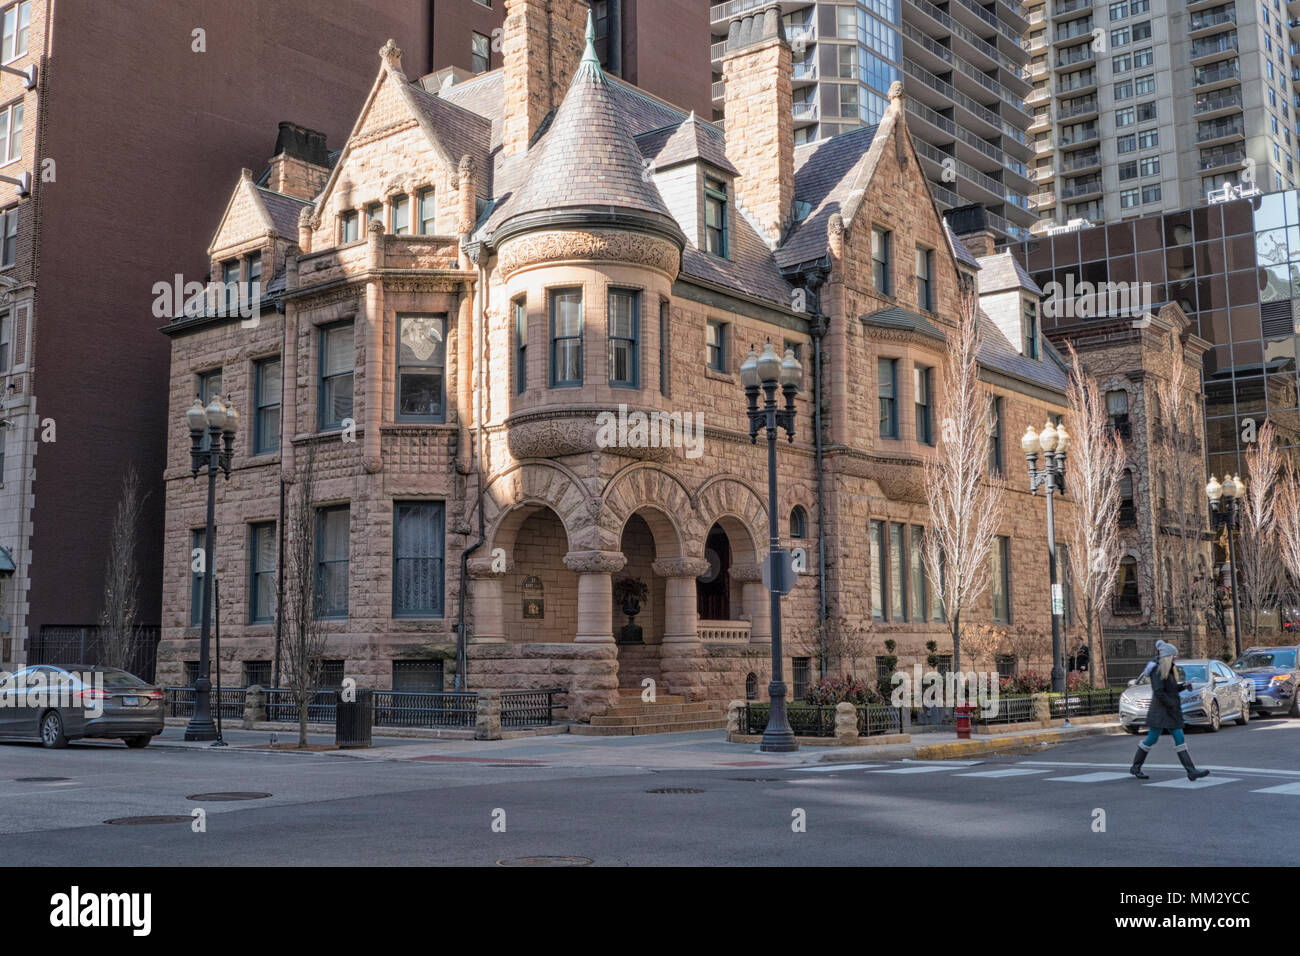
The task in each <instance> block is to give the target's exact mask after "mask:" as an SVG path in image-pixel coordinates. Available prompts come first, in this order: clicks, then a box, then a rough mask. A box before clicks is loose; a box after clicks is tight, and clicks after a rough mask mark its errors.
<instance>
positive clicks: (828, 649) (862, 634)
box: [813, 615, 867, 677]
mask: <svg viewBox="0 0 1300 956" xmlns="http://www.w3.org/2000/svg"><path fill="white" fill-rule="evenodd" d="M813 649H814V650H815V652H816V654H817V656H818V657H820V658H821V659H822V660H824V661H826V663H827V668H828V672H829V673H830V674H832V676H835V675H843V676H847V677H861V676H862V674H861V672H860V671H859V670H858V662H859V661H863V660H865V659H866V658H867V634H866V631H865V630H863V629H862V628H857V627H854V626H852V625H851V624H849V622H848V621H847V620H846V619H845V618H844V617H843V616H842V615H839V616H835V617H828V618H826V619H825V620H823V621H819V622H818V623H817V625H816V627H815V630H814V632H813ZM832 661H834V666H835V670H834V671H830V670H829V668H830V665H831V662H832Z"/></svg>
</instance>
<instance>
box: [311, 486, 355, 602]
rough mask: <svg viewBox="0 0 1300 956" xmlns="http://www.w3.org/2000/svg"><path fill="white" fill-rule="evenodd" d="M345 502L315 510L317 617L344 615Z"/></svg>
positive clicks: (348, 521)
mask: <svg viewBox="0 0 1300 956" xmlns="http://www.w3.org/2000/svg"><path fill="white" fill-rule="evenodd" d="M351 514H352V510H351V508H349V507H348V506H347V505H335V506H333V507H329V508H317V509H316V595H315V600H314V602H313V604H314V609H315V616H316V617H318V618H342V617H347V616H348V570H349V551H348V548H349V542H348V536H349V530H350V525H351Z"/></svg>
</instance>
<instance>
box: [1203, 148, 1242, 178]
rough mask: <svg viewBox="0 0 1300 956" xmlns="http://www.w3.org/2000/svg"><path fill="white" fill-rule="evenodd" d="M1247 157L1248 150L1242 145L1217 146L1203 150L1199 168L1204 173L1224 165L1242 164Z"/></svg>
mask: <svg viewBox="0 0 1300 956" xmlns="http://www.w3.org/2000/svg"><path fill="white" fill-rule="evenodd" d="M1245 158H1246V150H1245V149H1244V148H1242V147H1241V146H1216V147H1215V148H1213V149H1203V150H1201V157H1200V161H1199V164H1198V166H1197V168H1198V169H1199V170H1200V171H1201V172H1203V173H1204V172H1209V171H1210V170H1212V169H1221V168H1223V167H1224V166H1240V165H1241V162H1242V160H1244V159H1245Z"/></svg>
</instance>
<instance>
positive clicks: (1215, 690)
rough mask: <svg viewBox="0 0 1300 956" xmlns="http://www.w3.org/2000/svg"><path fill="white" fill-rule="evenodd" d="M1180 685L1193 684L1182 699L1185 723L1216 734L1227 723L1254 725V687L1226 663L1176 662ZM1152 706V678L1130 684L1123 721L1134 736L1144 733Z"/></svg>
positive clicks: (1121, 707)
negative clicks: (1251, 709)
mask: <svg viewBox="0 0 1300 956" xmlns="http://www.w3.org/2000/svg"><path fill="white" fill-rule="evenodd" d="M1174 668H1175V673H1176V676H1177V678H1178V681H1179V683H1184V682H1187V681H1190V682H1191V684H1192V689H1191V690H1185V691H1183V692H1182V694H1181V695H1180V696H1181V697H1182V703H1183V719H1184V720H1185V721H1186V722H1187V723H1188V724H1189V725H1190V726H1193V727H1205V728H1207V729H1208V730H1210V731H1212V732H1213V731H1216V730H1218V729H1219V728H1220V727H1221V726H1223V721H1225V720H1235V721H1236V722H1237V723H1239V724H1246V723H1248V722H1249V721H1250V702H1251V698H1252V697H1253V696H1254V684H1253V683H1252V682H1251V681H1250V680H1248V679H1246V678H1243V677H1242V675H1240V674H1238V673H1236V672H1235V671H1233V669H1232V668H1230V667H1229V666H1228V665H1227V664H1225V663H1223V661H1215V660H1206V659H1204V658H1202V659H1200V660H1186V661H1175V662H1174ZM1150 704H1151V678H1149V677H1142V678H1140V679H1138V680H1132V681H1129V686H1128V689H1127V690H1125V691H1124V693H1122V694H1120V697H1119V719H1120V723H1122V724H1123V725H1124V729H1125V730H1127V731H1128V732H1129V733H1131V734H1137V733H1141V732H1142V727H1143V725H1144V724H1145V723H1146V719H1147V707H1148V706H1149V705H1150Z"/></svg>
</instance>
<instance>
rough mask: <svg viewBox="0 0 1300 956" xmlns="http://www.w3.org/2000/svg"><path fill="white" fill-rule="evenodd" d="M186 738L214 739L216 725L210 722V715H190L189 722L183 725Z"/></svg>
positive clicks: (215, 736)
mask: <svg viewBox="0 0 1300 956" xmlns="http://www.w3.org/2000/svg"><path fill="white" fill-rule="evenodd" d="M185 739H186V740H216V739H217V725H216V724H214V723H213V722H212V718H211V717H205V718H200V717H191V718H190V722H189V723H188V724H186V725H185Z"/></svg>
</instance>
